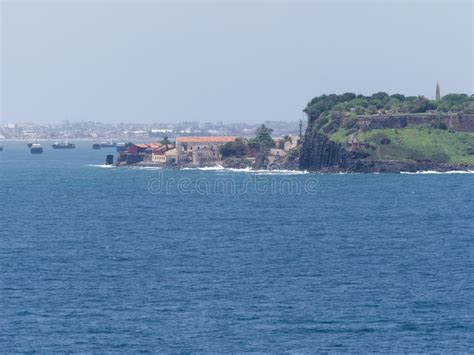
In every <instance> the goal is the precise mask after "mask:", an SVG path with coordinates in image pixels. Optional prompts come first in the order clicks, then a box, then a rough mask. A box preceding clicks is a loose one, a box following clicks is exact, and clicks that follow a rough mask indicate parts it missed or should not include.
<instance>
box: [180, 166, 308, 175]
mask: <svg viewBox="0 0 474 355" xmlns="http://www.w3.org/2000/svg"><path fill="white" fill-rule="evenodd" d="M181 170H200V171H220V172H235V173H247V174H256V175H303V174H309V172H308V171H305V170H304V171H303V170H286V169H275V170H263V169H259V170H255V169H251V168H243V169H236V168H224V167H223V166H221V165H218V166H209V167H202V168H182V169H181Z"/></svg>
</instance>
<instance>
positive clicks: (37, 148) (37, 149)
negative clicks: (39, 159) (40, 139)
mask: <svg viewBox="0 0 474 355" xmlns="http://www.w3.org/2000/svg"><path fill="white" fill-rule="evenodd" d="M30 153H31V154H43V147H42V146H41V144H39V143H31V146H30Z"/></svg>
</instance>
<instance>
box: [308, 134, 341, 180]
mask: <svg viewBox="0 0 474 355" xmlns="http://www.w3.org/2000/svg"><path fill="white" fill-rule="evenodd" d="M347 159H348V154H347V152H346V150H345V149H343V148H342V147H341V146H340V144H338V143H335V142H333V141H331V140H329V138H327V137H326V136H325V135H322V134H319V133H317V132H312V131H311V130H310V129H308V131H307V132H306V135H305V139H304V142H303V147H302V149H301V155H300V161H299V164H300V168H301V169H304V170H310V171H317V170H322V169H326V168H329V167H334V168H341V169H343V168H345V167H346V165H347Z"/></svg>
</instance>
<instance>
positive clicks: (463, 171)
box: [400, 170, 474, 175]
mask: <svg viewBox="0 0 474 355" xmlns="http://www.w3.org/2000/svg"><path fill="white" fill-rule="evenodd" d="M400 174H406V175H424V174H425V175H426V174H432V175H434V174H436V175H440V174H474V170H449V171H434V170H426V171H417V172H415V173H411V172H408V171H402V172H400Z"/></svg>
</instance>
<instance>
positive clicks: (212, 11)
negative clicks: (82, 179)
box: [0, 0, 473, 123]
mask: <svg viewBox="0 0 474 355" xmlns="http://www.w3.org/2000/svg"><path fill="white" fill-rule="evenodd" d="M1 11H2V13H1V30H2V37H1V38H2V49H1V99H2V100H1V104H2V105H1V110H0V113H1V119H2V121H3V122H4V123H6V122H38V123H45V122H54V121H61V120H66V119H67V120H71V121H80V120H94V121H104V122H175V121H183V120H189V121H194V120H197V121H219V120H221V121H227V122H229V121H245V122H260V121H264V120H285V121H290V120H297V119H300V118H301V117H302V113H301V111H302V109H303V108H304V107H305V105H306V104H307V102H308V101H309V100H310V99H311V98H312V97H314V96H317V95H321V94H323V93H343V92H347V91H350V92H355V93H362V94H371V93H373V92H378V91H386V92H388V93H402V94H406V95H425V96H427V97H433V96H434V91H435V85H436V80H439V81H440V85H441V91H442V93H443V94H445V93H447V92H464V93H468V94H472V93H473V68H472V65H473V43H472V42H473V27H472V26H473V6H472V2H471V1H464V2H460V1H457V2H456V1H445V2H432V1H431V2H430V1H418V2H413V1H410V2H408V1H398V2H385V1H379V2H378V3H377V2H366V1H331V2H329V1H328V2H321V1H318V2H316V1H311V2H309V1H307V2H295V1H280V2H270V1H265V2H262V1H261V2H250V1H246V2H243V1H241V2H238V1H235V2H229V1H225V2H224V3H222V2H220V3H217V2H209V1H208V2H202V1H201V2H197V1H192V2H189V1H188V2H176V1H175V2H162V1H133V2H132V1H123V2H120V3H117V2H114V3H112V2H110V1H90V0H89V1H75V2H72V1H51V2H48V1H29V2H27V1H22V0H15V1H14V0H10V1H8V0H6V1H5V0H3V1H2V2H1Z"/></svg>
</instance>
